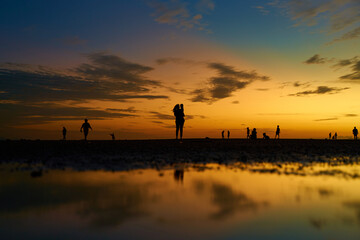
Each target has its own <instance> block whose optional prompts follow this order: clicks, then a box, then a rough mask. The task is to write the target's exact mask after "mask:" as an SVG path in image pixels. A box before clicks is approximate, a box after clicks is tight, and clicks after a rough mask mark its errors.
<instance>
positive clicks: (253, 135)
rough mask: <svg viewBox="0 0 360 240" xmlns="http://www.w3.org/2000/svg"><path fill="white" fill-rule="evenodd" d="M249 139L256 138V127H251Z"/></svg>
mask: <svg viewBox="0 0 360 240" xmlns="http://www.w3.org/2000/svg"><path fill="white" fill-rule="evenodd" d="M250 139H257V132H256V128H253V130H252V132H251V135H250Z"/></svg>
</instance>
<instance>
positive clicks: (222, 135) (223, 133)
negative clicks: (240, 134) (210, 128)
mask: <svg viewBox="0 0 360 240" xmlns="http://www.w3.org/2000/svg"><path fill="white" fill-rule="evenodd" d="M221 137H222V139H224V138H225V131H224V130H223V131H222V132H221Z"/></svg>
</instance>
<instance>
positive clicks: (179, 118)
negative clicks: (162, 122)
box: [173, 104, 185, 140]
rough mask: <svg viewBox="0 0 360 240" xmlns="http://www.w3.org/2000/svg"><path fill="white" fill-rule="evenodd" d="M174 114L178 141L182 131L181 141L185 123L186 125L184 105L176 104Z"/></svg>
mask: <svg viewBox="0 0 360 240" xmlns="http://www.w3.org/2000/svg"><path fill="white" fill-rule="evenodd" d="M173 112H174V116H175V124H176V139H178V135H179V130H180V140H182V136H183V127H184V123H185V118H184V117H185V114H184V105H183V104H180V105H179V104H176V105H175V107H174V109H173Z"/></svg>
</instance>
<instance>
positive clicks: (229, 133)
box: [228, 130, 230, 139]
mask: <svg viewBox="0 0 360 240" xmlns="http://www.w3.org/2000/svg"><path fill="white" fill-rule="evenodd" d="M228 139H230V131H229V130H228Z"/></svg>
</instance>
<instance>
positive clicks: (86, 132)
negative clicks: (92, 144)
mask: <svg viewBox="0 0 360 240" xmlns="http://www.w3.org/2000/svg"><path fill="white" fill-rule="evenodd" d="M88 134H89V131H88V130H85V129H84V137H85V141H86V140H87V135H88Z"/></svg>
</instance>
